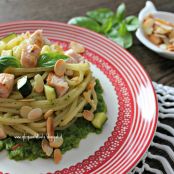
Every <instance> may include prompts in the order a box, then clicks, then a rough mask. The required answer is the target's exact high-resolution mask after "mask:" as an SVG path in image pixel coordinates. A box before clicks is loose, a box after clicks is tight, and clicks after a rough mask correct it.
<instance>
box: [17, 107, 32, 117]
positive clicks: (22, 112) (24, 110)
mask: <svg viewBox="0 0 174 174" xmlns="http://www.w3.org/2000/svg"><path fill="white" fill-rule="evenodd" d="M31 110H32V107H30V106H22V107H21V109H20V115H21V116H22V117H24V118H27V116H28V113H29V112H30V111H31Z"/></svg>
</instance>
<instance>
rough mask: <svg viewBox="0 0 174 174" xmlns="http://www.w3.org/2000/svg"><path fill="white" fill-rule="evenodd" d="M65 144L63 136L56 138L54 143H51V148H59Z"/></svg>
mask: <svg viewBox="0 0 174 174" xmlns="http://www.w3.org/2000/svg"><path fill="white" fill-rule="evenodd" d="M62 144H63V138H62V136H60V137H59V136H58V137H55V138H54V141H52V142H50V146H51V147H53V148H59V147H60V146H61V145H62Z"/></svg>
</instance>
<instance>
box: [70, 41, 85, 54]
mask: <svg viewBox="0 0 174 174" xmlns="http://www.w3.org/2000/svg"><path fill="white" fill-rule="evenodd" d="M70 48H71V49H72V50H74V51H75V52H76V53H84V52H85V48H84V46H83V45H82V44H79V43H77V42H73V41H72V42H70Z"/></svg>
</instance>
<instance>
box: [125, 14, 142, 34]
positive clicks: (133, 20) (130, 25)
mask: <svg viewBox="0 0 174 174" xmlns="http://www.w3.org/2000/svg"><path fill="white" fill-rule="evenodd" d="M125 21H126V27H127V30H128V31H135V30H136V29H137V28H138V27H139V21H138V18H137V17H136V16H128V17H127V18H126V19H125Z"/></svg>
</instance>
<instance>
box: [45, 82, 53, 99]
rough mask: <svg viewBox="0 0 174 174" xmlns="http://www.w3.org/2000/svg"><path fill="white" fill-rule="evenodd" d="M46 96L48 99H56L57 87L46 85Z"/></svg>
mask: <svg viewBox="0 0 174 174" xmlns="http://www.w3.org/2000/svg"><path fill="white" fill-rule="evenodd" d="M44 91H45V96H46V98H47V100H54V99H55V98H56V92H55V89H54V88H52V87H51V86H48V85H44Z"/></svg>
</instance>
